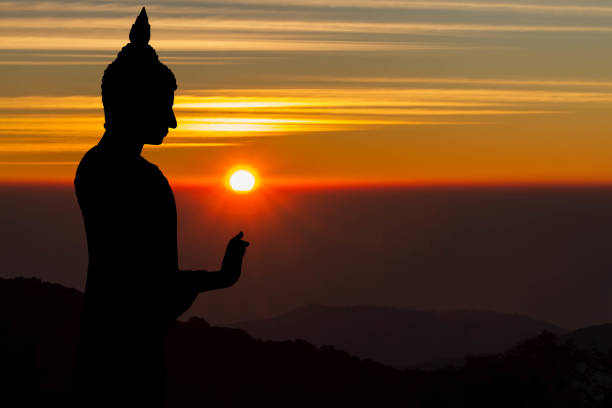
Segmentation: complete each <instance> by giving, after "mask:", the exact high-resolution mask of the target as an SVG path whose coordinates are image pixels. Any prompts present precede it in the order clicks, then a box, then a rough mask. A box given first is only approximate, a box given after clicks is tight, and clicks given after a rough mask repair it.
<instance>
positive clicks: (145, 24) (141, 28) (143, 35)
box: [130, 7, 151, 45]
mask: <svg viewBox="0 0 612 408" xmlns="http://www.w3.org/2000/svg"><path fill="white" fill-rule="evenodd" d="M150 39H151V26H150V25H149V17H147V12H146V10H145V8H144V7H143V8H142V10H141V11H140V14H139V15H138V17H136V21H135V22H134V24H132V29H131V30H130V42H131V43H132V44H134V45H147V44H148V43H149V40H150Z"/></svg>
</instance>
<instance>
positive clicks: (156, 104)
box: [137, 90, 176, 145]
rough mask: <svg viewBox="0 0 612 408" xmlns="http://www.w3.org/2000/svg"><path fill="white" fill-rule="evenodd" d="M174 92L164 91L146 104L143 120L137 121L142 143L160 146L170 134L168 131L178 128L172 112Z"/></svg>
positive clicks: (142, 113)
mask: <svg viewBox="0 0 612 408" xmlns="http://www.w3.org/2000/svg"><path fill="white" fill-rule="evenodd" d="M173 104H174V91H168V90H167V91H164V92H162V93H160V94H157V95H154V96H153V95H152V97H151V98H150V99H149V100H148V101H146V102H145V104H144V106H143V107H144V109H143V111H142V112H141V115H139V116H141V118H140V120H138V121H137V125H139V127H140V129H139V131H138V132H137V133H138V134H139V135H140V139H141V140H140V141H141V142H142V143H144V144H152V145H159V144H161V143H162V142H163V140H164V137H166V135H167V134H168V129H169V128H172V129H175V128H176V117H175V116H174V111H173V110H172V105H173Z"/></svg>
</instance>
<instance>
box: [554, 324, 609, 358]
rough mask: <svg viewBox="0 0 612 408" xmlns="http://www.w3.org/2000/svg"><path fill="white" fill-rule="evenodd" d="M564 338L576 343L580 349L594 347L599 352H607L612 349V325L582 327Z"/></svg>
mask: <svg viewBox="0 0 612 408" xmlns="http://www.w3.org/2000/svg"><path fill="white" fill-rule="evenodd" d="M563 337H564V338H565V339H567V340H573V341H575V342H576V344H577V345H578V346H580V347H594V348H595V349H597V350H599V351H602V352H607V351H608V350H610V349H611V348H612V324H610V323H608V324H599V325H594V326H588V327H582V328H580V329H577V330H573V331H571V332H569V333H566V334H565V335H564V336H563Z"/></svg>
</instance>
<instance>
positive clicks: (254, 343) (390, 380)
mask: <svg viewBox="0 0 612 408" xmlns="http://www.w3.org/2000/svg"><path fill="white" fill-rule="evenodd" d="M82 301H83V295H82V293H81V292H79V291H77V290H74V289H69V288H65V287H63V286H61V285H58V284H52V283H48V282H41V281H40V280H38V279H34V278H15V279H1V278H0V362H2V364H0V383H1V384H2V385H3V388H2V390H3V392H2V393H1V394H0V406H2V407H41V406H45V407H58V408H59V407H61V408H66V407H70V406H71V388H70V387H71V383H72V378H71V376H72V375H73V370H72V369H73V367H74V362H75V357H76V346H77V341H76V338H75V336H77V334H78V332H79V327H78V326H79V322H80V320H79V318H78V316H79V313H80V309H81V306H82ZM131 319H132V320H134V321H137V319H138V316H132V317H131ZM587 329H588V330H586V331H587V332H588V331H589V330H591V329H590V328H587ZM593 330H594V332H597V330H598V328H593ZM165 349H166V356H167V358H166V363H167V372H168V398H167V404H166V407H172V408H183V407H185V408H186V407H194V406H214V407H230V408H231V407H244V406H265V407H279V408H280V407H286V406H293V407H312V406H320V407H339V406H341V407H344V406H350V407H370V408H371V407H391V406H408V407H422V408H438V407H449V408H450V407H461V408H463V407H465V408H467V407H470V408H473V407H487V408H489V407H492V406H495V407H499V408H515V407H519V406H521V407H522V406H530V407H549V406H554V407H568V408H569V407H578V408H582V407H585V408H587V407H589V408H592V407H597V408H599V407H602V408H603V407H609V406H611V405H610V404H611V403H612V354H611V353H607V352H606V353H603V352H599V351H595V350H593V349H592V348H590V347H587V348H585V349H582V348H579V347H576V346H575V342H574V341H571V340H570V341H566V340H564V339H563V338H562V336H558V335H556V334H554V333H551V332H542V333H540V334H538V335H537V336H534V337H531V338H529V339H527V340H524V341H522V342H520V343H519V344H516V345H514V346H512V347H510V348H508V349H507V350H505V351H503V352H500V353H493V354H489V355H484V356H477V357H468V358H466V362H465V365H464V366H462V367H448V368H439V369H435V370H430V371H423V370H419V369H404V370H400V369H396V368H391V367H387V366H385V365H383V364H380V363H376V362H373V361H371V360H364V359H360V358H358V357H355V356H351V355H350V354H348V353H346V352H344V351H342V350H338V349H336V348H334V347H332V346H325V347H317V346H315V345H312V344H310V343H308V342H306V341H303V340H291V341H263V340H258V339H255V338H253V337H251V336H250V335H249V334H247V333H246V332H245V331H243V330H240V329H235V328H223V327H214V326H210V325H209V324H208V323H207V322H206V321H205V320H203V319H201V318H192V319H191V320H190V321H189V322H181V321H179V322H177V323H175V324H174V325H173V326H172V327H171V328H170V330H169V331H168V334H167V336H166V342H165ZM117 369H118V370H120V369H121V367H117ZM116 406H122V401H117V402H116Z"/></svg>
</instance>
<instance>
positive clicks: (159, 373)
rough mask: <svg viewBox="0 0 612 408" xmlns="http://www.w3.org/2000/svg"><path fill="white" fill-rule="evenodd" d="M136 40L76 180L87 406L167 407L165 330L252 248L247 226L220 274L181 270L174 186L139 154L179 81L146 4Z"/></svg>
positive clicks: (119, 67) (82, 379)
mask: <svg viewBox="0 0 612 408" xmlns="http://www.w3.org/2000/svg"><path fill="white" fill-rule="evenodd" d="M129 37H130V43H129V44H127V45H126V46H125V47H123V49H122V50H121V52H119V55H118V56H117V59H116V60H115V61H114V62H113V63H111V64H110V65H109V66H108V67H107V69H106V71H105V72H104V76H103V78H102V102H103V104H104V116H105V125H104V127H105V128H106V132H105V133H104V136H103V137H102V139H101V140H100V142H99V143H98V145H97V146H94V147H93V148H92V149H91V150H89V151H88V152H87V153H86V154H85V156H84V157H83V158H82V160H81V163H80V165H79V167H78V169H77V173H76V177H75V180H74V184H75V189H76V195H77V198H78V202H79V205H80V208H81V211H82V214H83V219H84V221H85V229H86V234H87V245H88V252H89V268H88V273H87V282H86V287H85V296H84V301H83V314H82V322H81V332H80V345H79V353H78V366H77V375H76V381H77V383H76V389H77V404H78V405H79V406H83V407H97V406H100V407H102V406H104V407H110V406H117V404H118V403H119V404H120V405H121V406H131V407H138V406H140V407H154V406H163V405H164V400H165V378H164V354H163V340H164V334H165V332H166V330H167V329H168V328H169V327H170V326H171V325H172V324H173V323H174V322H175V321H176V319H177V318H178V317H179V316H180V315H181V314H182V313H183V312H185V311H186V310H187V309H188V308H189V307H190V305H191V304H192V303H193V301H194V300H195V298H196V296H197V295H198V294H199V293H201V292H204V291H209V290H214V289H219V288H226V287H229V286H231V285H233V284H234V283H235V282H236V281H237V280H238V278H239V276H240V273H241V265H242V258H243V255H244V253H245V250H246V247H247V246H248V243H247V242H245V241H243V240H242V239H241V238H242V236H243V234H242V232H241V233H239V234H238V235H236V236H235V237H234V238H232V239H231V240H230V242H229V244H228V246H227V250H226V253H225V257H224V259H223V262H222V266H221V270H220V271H218V272H207V271H202V270H200V271H185V270H179V269H178V255H177V222H176V206H175V201H174V196H173V193H172V189H171V188H170V186H169V184H168V181H167V179H166V178H165V177H164V175H163V173H162V172H161V171H160V170H159V168H158V167H157V166H155V165H153V164H151V163H149V162H148V161H147V160H145V159H144V158H143V157H142V156H141V151H142V148H143V145H144V144H153V145H159V144H161V143H162V142H163V139H164V137H165V136H166V135H167V134H168V128H176V126H177V123H176V119H175V116H174V112H173V110H172V105H173V100H174V90H175V89H176V88H177V85H176V80H175V77H174V75H173V73H172V71H170V69H169V68H168V67H166V66H165V65H164V64H162V63H161V62H160V61H159V60H158V57H157V54H156V53H155V50H154V49H153V48H152V47H151V46H150V45H148V41H149V38H150V26H149V23H148V19H147V15H146V12H145V9H144V7H143V9H142V11H141V13H140V15H139V16H138V18H137V19H136V22H135V23H134V25H133V26H132V29H131V31H130V36H129Z"/></svg>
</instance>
